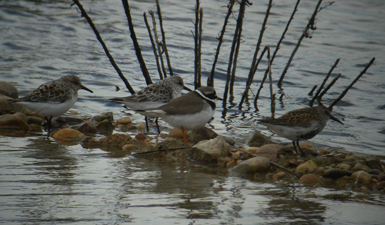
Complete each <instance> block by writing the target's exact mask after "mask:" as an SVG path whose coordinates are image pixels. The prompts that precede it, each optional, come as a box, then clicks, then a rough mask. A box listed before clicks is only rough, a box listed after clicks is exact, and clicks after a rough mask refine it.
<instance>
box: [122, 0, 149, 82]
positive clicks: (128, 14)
mask: <svg viewBox="0 0 385 225" xmlns="http://www.w3.org/2000/svg"><path fill="white" fill-rule="evenodd" d="M122 2H123V7H124V12H125V13H126V17H127V21H128V27H129V29H130V33H131V39H132V42H133V44H134V48H135V53H136V57H137V58H138V61H139V64H140V68H141V69H142V73H143V76H144V79H145V80H146V84H147V85H149V84H152V80H151V77H150V74H149V73H148V70H147V66H146V63H145V61H144V59H143V56H142V51H141V50H140V46H139V42H138V39H137V38H136V34H135V30H134V24H133V23H132V17H131V12H130V5H129V4H128V0H122Z"/></svg>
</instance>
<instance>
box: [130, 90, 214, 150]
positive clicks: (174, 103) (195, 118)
mask: <svg viewBox="0 0 385 225" xmlns="http://www.w3.org/2000/svg"><path fill="white" fill-rule="evenodd" d="M220 99H221V98H219V97H218V96H217V94H216V92H215V89H214V88H212V87H200V88H198V89H196V90H195V91H191V92H189V93H187V94H185V95H182V96H180V97H178V98H175V99H173V100H171V101H170V102H169V103H167V104H164V105H162V106H160V107H157V108H152V109H146V110H136V112H138V113H141V114H146V115H152V116H157V117H160V118H162V119H163V120H164V121H166V122H167V123H169V124H170V125H171V126H173V127H176V128H180V129H181V130H182V134H183V139H184V142H186V143H189V142H188V140H187V137H186V134H185V132H184V129H186V130H195V129H198V128H200V127H203V126H204V125H205V124H206V123H207V122H208V121H209V120H210V119H211V118H212V117H213V115H214V112H215V107H216V105H215V103H216V100H220Z"/></svg>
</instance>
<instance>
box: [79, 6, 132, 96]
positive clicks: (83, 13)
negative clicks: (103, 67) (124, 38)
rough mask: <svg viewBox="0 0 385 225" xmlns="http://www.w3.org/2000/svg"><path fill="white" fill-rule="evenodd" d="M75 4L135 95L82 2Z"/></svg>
mask: <svg viewBox="0 0 385 225" xmlns="http://www.w3.org/2000/svg"><path fill="white" fill-rule="evenodd" d="M73 2H74V4H76V5H77V6H78V8H79V9H80V11H81V13H82V17H84V18H85V19H86V20H87V22H88V24H89V25H90V26H91V28H92V30H93V31H94V33H95V35H96V39H98V41H99V42H100V44H101V45H102V47H103V49H104V52H105V53H106V55H107V57H108V59H109V60H110V62H111V65H112V66H113V67H114V68H115V70H116V72H117V73H118V75H119V77H120V79H122V81H123V83H124V84H125V85H126V87H127V89H128V90H129V91H130V93H131V94H135V91H134V89H133V88H132V87H131V85H130V83H129V82H128V80H127V79H126V77H125V76H124V75H123V73H122V71H121V70H120V68H119V66H118V65H117V64H116V63H115V60H114V58H113V57H112V55H111V54H110V51H109V50H108V48H107V46H106V44H105V43H104V41H103V39H102V37H101V36H100V33H99V31H98V30H97V29H96V27H95V25H94V23H93V22H92V20H91V18H90V17H89V16H88V14H87V12H86V11H85V10H84V8H83V6H82V5H81V4H80V2H79V1H78V0H73Z"/></svg>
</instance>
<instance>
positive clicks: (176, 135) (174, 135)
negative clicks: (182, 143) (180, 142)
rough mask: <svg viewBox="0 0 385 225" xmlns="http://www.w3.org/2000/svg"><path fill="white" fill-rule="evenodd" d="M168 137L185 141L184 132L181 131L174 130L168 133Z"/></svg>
mask: <svg viewBox="0 0 385 225" xmlns="http://www.w3.org/2000/svg"><path fill="white" fill-rule="evenodd" d="M186 135H187V134H186ZM168 137H172V138H179V139H183V134H182V130H181V129H172V130H170V132H169V133H168ZM187 137H188V136H187Z"/></svg>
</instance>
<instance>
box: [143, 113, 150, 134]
mask: <svg viewBox="0 0 385 225" xmlns="http://www.w3.org/2000/svg"><path fill="white" fill-rule="evenodd" d="M144 120H145V121H146V132H147V133H148V131H149V129H148V120H147V116H145V117H144Z"/></svg>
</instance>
